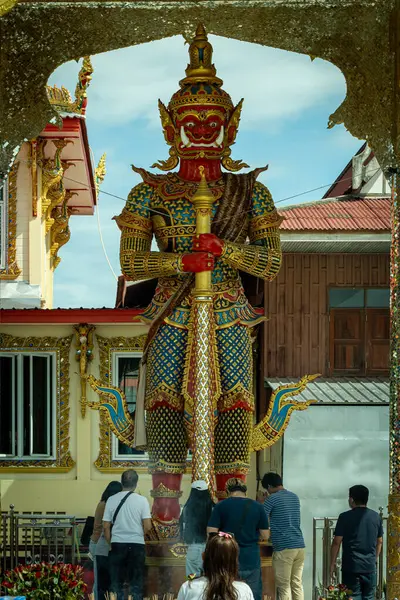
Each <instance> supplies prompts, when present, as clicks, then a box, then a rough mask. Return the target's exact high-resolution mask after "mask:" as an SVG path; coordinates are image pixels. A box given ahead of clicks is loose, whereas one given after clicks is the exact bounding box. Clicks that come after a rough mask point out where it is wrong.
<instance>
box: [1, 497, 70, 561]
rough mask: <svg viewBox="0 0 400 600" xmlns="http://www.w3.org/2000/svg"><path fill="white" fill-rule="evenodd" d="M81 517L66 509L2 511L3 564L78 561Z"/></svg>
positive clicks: (12, 507)
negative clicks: (31, 511) (24, 511)
mask: <svg viewBox="0 0 400 600" xmlns="http://www.w3.org/2000/svg"><path fill="white" fill-rule="evenodd" d="M77 536H78V521H77V519H76V518H75V517H73V516H70V515H66V514H65V513H44V514H36V513H18V512H16V511H15V510H14V506H13V505H11V506H10V511H9V512H7V513H4V512H3V513H1V527H0V561H1V562H0V567H1V570H2V571H6V570H7V569H13V568H14V567H16V566H17V565H18V564H26V565H29V564H34V563H40V562H47V563H50V564H57V563H71V564H75V562H76V557H77V550H78V552H79V547H78V543H77Z"/></svg>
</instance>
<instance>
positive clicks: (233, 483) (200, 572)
mask: <svg viewBox="0 0 400 600" xmlns="http://www.w3.org/2000/svg"><path fill="white" fill-rule="evenodd" d="M137 482H138V475H137V473H136V471H133V470H128V471H125V472H124V473H123V474H122V477H121V483H119V482H116V481H113V482H111V483H110V484H109V485H108V486H107V488H106V489H105V491H104V493H103V495H102V497H101V500H100V502H99V504H98V506H97V509H96V513H95V519H94V528H93V534H92V537H91V541H90V552H91V555H92V557H93V564H94V571H95V582H94V593H95V598H96V600H104V599H105V597H106V592H107V591H111V592H113V593H114V594H115V595H116V596H117V598H118V600H123V598H124V591H123V588H124V584H127V585H128V588H129V593H130V594H131V596H132V598H133V600H141V599H142V598H143V584H144V571H145V536H146V534H147V533H148V532H150V530H151V528H152V523H151V513H150V506H149V503H148V501H147V499H146V498H144V497H143V496H140V495H139V494H137V493H136V492H135V490H136V486H137ZM262 486H263V489H264V490H265V492H264V495H263V498H262V501H261V502H260V501H256V500H252V499H250V498H248V497H247V487H246V484H245V482H244V481H243V480H242V479H239V478H232V479H230V480H228V482H227V485H226V492H227V498H226V499H225V500H222V501H221V502H219V503H214V502H213V499H212V497H211V494H210V491H209V489H208V487H207V485H206V483H205V482H204V481H194V482H193V483H192V486H191V491H190V495H189V498H188V500H187V502H186V504H185V506H184V508H183V510H182V513H181V517H180V535H181V539H182V540H183V542H184V543H185V544H186V545H187V554H186V576H187V581H186V582H185V583H183V585H182V587H181V589H180V591H179V594H178V600H261V599H262V578H261V560H260V548H259V542H260V541H267V540H268V539H269V538H270V539H271V543H272V547H273V555H272V566H273V571H274V577H275V589H276V600H290V599H292V600H304V591H303V582H302V575H303V567H304V560H305V543H304V538H303V534H302V531H301V524H300V501H299V498H298V496H297V495H296V494H294V493H293V492H291V491H289V490H287V489H285V488H284V486H283V482H282V478H281V477H280V475H278V474H277V473H267V474H266V475H264V477H263V478H262ZM368 496H369V491H368V489H367V488H366V487H364V486H362V485H356V486H353V487H352V488H350V490H349V505H350V510H349V511H347V512H345V513H342V514H341V515H340V516H339V519H338V521H337V525H336V530H335V533H334V539H333V543H332V549H331V574H332V577H334V575H335V573H336V561H337V557H338V553H339V550H340V547H341V546H342V547H343V558H342V582H343V583H344V584H345V585H346V586H347V588H348V589H351V591H352V599H353V600H373V599H374V597H375V588H376V563H377V559H378V557H379V554H380V552H381V548H382V536H383V530H382V522H381V519H380V516H379V515H378V514H377V513H376V512H374V511H373V510H370V509H369V508H367V503H368Z"/></svg>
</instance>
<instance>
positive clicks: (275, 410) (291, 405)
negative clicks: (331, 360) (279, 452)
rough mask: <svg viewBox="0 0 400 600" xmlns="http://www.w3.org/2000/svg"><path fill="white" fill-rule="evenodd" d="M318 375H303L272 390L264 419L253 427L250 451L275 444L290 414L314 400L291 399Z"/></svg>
mask: <svg viewBox="0 0 400 600" xmlns="http://www.w3.org/2000/svg"><path fill="white" fill-rule="evenodd" d="M317 377H320V375H305V376H304V377H302V378H301V379H300V381H299V382H298V383H289V384H287V385H282V386H279V387H278V388H277V389H276V390H274V392H273V394H272V396H271V398H270V401H269V405H268V411H267V414H266V415H265V417H264V419H262V421H260V423H257V425H256V426H255V427H254V428H253V431H252V436H251V451H252V452H255V451H258V450H263V449H264V448H268V447H269V446H272V445H273V444H275V442H277V441H278V439H279V438H280V437H282V435H283V434H284V432H285V429H286V427H287V426H288V424H289V419H290V415H291V414H292V412H293V411H295V410H306V409H307V408H308V407H309V406H310V404H313V403H314V402H315V401H314V400H308V401H307V402H302V401H297V400H293V399H292V398H293V396H297V394H300V393H301V392H304V390H305V389H306V387H307V385H308V384H309V383H310V382H311V381H313V380H314V379H316V378H317Z"/></svg>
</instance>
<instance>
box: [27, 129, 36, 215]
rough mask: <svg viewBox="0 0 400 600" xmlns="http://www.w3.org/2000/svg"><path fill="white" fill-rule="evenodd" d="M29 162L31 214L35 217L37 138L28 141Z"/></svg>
mask: <svg viewBox="0 0 400 600" xmlns="http://www.w3.org/2000/svg"><path fill="white" fill-rule="evenodd" d="M29 163H30V167H31V176H32V216H33V217H37V212H38V179H37V167H38V140H37V139H35V140H31V141H30V158H29Z"/></svg>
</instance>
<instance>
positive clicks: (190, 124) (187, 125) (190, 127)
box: [185, 121, 195, 129]
mask: <svg viewBox="0 0 400 600" xmlns="http://www.w3.org/2000/svg"><path fill="white" fill-rule="evenodd" d="M194 126H195V123H194V122H193V121H189V123H185V127H188V128H189V129H192V128H193V127H194Z"/></svg>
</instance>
